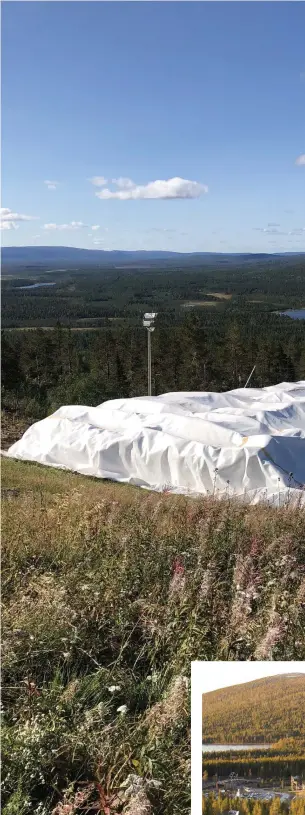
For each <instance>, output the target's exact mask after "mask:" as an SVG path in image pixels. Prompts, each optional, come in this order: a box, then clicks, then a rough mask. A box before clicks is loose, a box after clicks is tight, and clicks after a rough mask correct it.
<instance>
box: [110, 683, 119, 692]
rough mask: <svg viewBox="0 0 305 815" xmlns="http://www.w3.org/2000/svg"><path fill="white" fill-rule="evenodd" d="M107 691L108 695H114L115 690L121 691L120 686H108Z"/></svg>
mask: <svg viewBox="0 0 305 815" xmlns="http://www.w3.org/2000/svg"><path fill="white" fill-rule="evenodd" d="M108 690H109V693H115V691H116V690H121V688H120V685H110V688H108Z"/></svg>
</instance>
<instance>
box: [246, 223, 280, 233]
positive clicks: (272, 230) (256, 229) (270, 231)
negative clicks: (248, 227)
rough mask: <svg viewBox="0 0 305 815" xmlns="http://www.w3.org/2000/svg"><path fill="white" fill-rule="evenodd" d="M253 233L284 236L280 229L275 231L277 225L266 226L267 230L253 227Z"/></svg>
mask: <svg viewBox="0 0 305 815" xmlns="http://www.w3.org/2000/svg"><path fill="white" fill-rule="evenodd" d="M253 230H254V232H264V233H265V234H267V235H286V232H282V231H281V230H280V229H277V224H274V225H272V224H268V227H267V228H263V227H262V226H254V227H253Z"/></svg>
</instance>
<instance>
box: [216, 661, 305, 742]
mask: <svg viewBox="0 0 305 815" xmlns="http://www.w3.org/2000/svg"><path fill="white" fill-rule="evenodd" d="M202 725H203V734H204V739H206V738H208V739H211V740H212V741H215V742H218V743H227V742H229V743H230V742H233V743H234V742H235V743H239V742H240V741H249V742H252V741H259V740H260V739H262V740H265V741H266V742H268V741H269V742H270V741H275V740H277V739H281V738H284V737H287V736H294V737H303V738H304V737H305V674H301V675H300V676H295V677H289V676H274V677H268V678H267V679H259V680H256V681H254V682H247V683H246V684H242V685H236V686H234V687H229V688H223V689H221V690H217V691H212V692H211V693H205V694H204V695H203V697H202Z"/></svg>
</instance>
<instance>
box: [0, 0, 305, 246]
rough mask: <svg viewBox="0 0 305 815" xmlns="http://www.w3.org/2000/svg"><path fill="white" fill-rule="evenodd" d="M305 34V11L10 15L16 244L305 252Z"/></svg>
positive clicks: (6, 102)
mask: <svg viewBox="0 0 305 815" xmlns="http://www.w3.org/2000/svg"><path fill="white" fill-rule="evenodd" d="M304 31H305V6H304V3H302V2H300V3H298V2H293V3H291V2H281V3H272V2H266V3H265V2H263V3H260V2H257V3H255V2H250V3H248V2H214V3H212V2H197V3H195V2H194V3H192V2H191V3H189V2H180V3H173V2H141V3H139V2H122V3H120V2H112V3H111V2H7V0H6V1H5V2H3V3H2V204H3V210H2V216H3V224H2V226H3V231H2V238H3V245H5V246H9V245H14V246H16V245H29V244H33V245H35V244H36V245H59V244H62V245H66V246H80V247H87V248H95V249H96V248H101V249H102V248H109V249H168V250H174V251H183V252H190V251H223V252H229V251H230V252H233V251H237V252H239V251H240V252H242V251H253V252H255V251H268V252H275V251H305V195H304V192H305V39H304ZM92 179H93V180H92ZM158 181H159V182H160V183H159V184H157V183H155V182H158ZM45 182H48V183H45ZM161 182H162V183H161ZM54 187H55V188H54ZM168 196H170V197H168ZM29 218H30V219H31V220H28V219H29ZM34 218H35V220H34ZM32 219H33V220H32ZM92 227H96V229H93V228H92Z"/></svg>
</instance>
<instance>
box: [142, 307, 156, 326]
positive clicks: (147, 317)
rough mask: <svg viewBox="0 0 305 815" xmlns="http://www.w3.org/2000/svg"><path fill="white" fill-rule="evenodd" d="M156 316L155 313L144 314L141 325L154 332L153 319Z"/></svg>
mask: <svg viewBox="0 0 305 815" xmlns="http://www.w3.org/2000/svg"><path fill="white" fill-rule="evenodd" d="M156 316H157V312H156V311H152V312H146V313H145V314H144V319H143V325H144V328H147V329H148V331H154V319H155V317H156Z"/></svg>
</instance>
